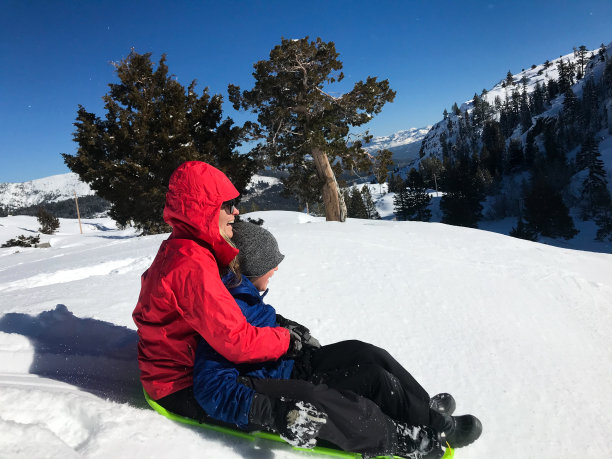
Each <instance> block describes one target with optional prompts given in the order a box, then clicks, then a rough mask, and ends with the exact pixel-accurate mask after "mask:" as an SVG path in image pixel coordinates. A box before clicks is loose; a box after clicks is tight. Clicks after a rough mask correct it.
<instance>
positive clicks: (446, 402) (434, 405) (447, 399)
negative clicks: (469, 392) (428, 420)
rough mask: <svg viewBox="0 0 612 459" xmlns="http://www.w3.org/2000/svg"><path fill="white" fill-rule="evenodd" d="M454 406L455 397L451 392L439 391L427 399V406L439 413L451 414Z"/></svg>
mask: <svg viewBox="0 0 612 459" xmlns="http://www.w3.org/2000/svg"><path fill="white" fill-rule="evenodd" d="M456 406H457V404H456V403H455V399H454V398H453V396H452V395H451V394H446V393H441V394H437V395H434V396H433V397H431V399H429V408H431V409H432V410H434V411H437V412H438V413H440V414H448V415H449V416H451V415H452V414H453V413H454V412H455V407H456Z"/></svg>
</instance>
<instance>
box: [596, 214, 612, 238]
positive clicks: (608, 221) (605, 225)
mask: <svg viewBox="0 0 612 459" xmlns="http://www.w3.org/2000/svg"><path fill="white" fill-rule="evenodd" d="M595 223H597V226H598V227H599V229H598V230H597V236H596V237H595V239H597V240H598V241H605V240H608V241H610V242H612V206H608V207H607V208H606V209H604V210H603V211H602V212H601V213H600V214H599V215H597V216H596V217H595Z"/></svg>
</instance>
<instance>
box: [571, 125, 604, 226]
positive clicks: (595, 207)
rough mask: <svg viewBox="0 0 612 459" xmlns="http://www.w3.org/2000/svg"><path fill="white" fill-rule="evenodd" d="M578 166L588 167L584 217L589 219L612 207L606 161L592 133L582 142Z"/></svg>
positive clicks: (584, 183) (577, 159)
mask: <svg viewBox="0 0 612 459" xmlns="http://www.w3.org/2000/svg"><path fill="white" fill-rule="evenodd" d="M576 164H577V166H578V167H581V168H587V169H588V175H587V177H586V178H585V179H584V181H583V182H582V190H581V191H582V199H583V202H582V217H583V219H585V220H587V219H589V218H593V217H595V216H596V215H598V214H600V213H603V211H604V209H607V208H608V207H610V204H611V199H610V192H609V191H608V181H607V179H606V171H605V169H604V163H603V161H602V160H601V154H600V153H599V145H598V144H597V141H596V140H595V138H594V137H593V135H592V134H590V135H588V137H587V140H586V141H585V142H584V143H583V144H582V148H581V150H580V153H579V155H577V158H576Z"/></svg>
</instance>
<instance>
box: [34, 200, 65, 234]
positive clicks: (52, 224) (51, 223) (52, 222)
mask: <svg viewBox="0 0 612 459" xmlns="http://www.w3.org/2000/svg"><path fill="white" fill-rule="evenodd" d="M37 219H38V223H39V224H40V228H39V229H38V231H40V232H41V233H43V234H53V233H55V232H56V231H57V229H58V228H59V226H60V222H59V218H56V217H54V216H53V215H51V213H49V212H48V211H47V210H45V209H44V208H43V207H39V208H38V216H37Z"/></svg>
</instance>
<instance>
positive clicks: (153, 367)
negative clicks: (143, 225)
mask: <svg viewBox="0 0 612 459" xmlns="http://www.w3.org/2000/svg"><path fill="white" fill-rule="evenodd" d="M238 195H239V193H238V191H237V190H236V188H235V187H234V186H233V185H232V183H231V182H230V181H229V179H228V178H227V177H226V176H225V174H223V173H222V172H221V171H219V170H218V169H216V168H214V167H212V166H210V165H209V164H206V163H203V162H200V161H190V162H186V163H184V164H182V165H181V166H179V168H178V169H177V170H176V171H175V172H174V173H173V174H172V177H171V178H170V183H169V189H168V193H167V194H166V205H165V208H164V220H165V221H166V222H167V223H168V224H169V225H170V226H171V227H172V234H170V237H169V238H168V239H167V240H165V241H164V242H162V244H161V246H160V248H159V251H158V252H157V256H156V257H155V259H154V260H153V263H152V264H151V267H150V268H149V269H148V270H147V271H145V273H144V274H143V275H142V279H141V291H140V296H139V298H138V303H137V305H136V308H135V309H134V313H133V315H132V317H133V319H134V322H135V323H136V326H137V327H138V336H139V338H140V339H139V342H138V364H139V367H140V372H141V381H142V385H143V387H144V389H145V390H146V391H147V393H148V394H149V396H150V397H151V398H153V399H154V400H156V401H157V402H158V403H160V404H161V405H162V406H164V407H166V408H167V409H170V410H171V411H174V412H176V413H178V414H183V415H185V416H190V417H197V415H198V414H199V413H201V408H200V407H199V406H198V404H197V402H196V401H195V398H194V397H193V390H192V386H193V364H194V357H195V350H196V346H197V342H198V339H199V337H200V336H201V337H202V338H203V339H205V340H206V342H208V343H209V344H210V345H211V346H212V347H213V348H214V349H215V350H216V351H217V352H218V353H219V354H221V355H222V356H224V357H225V358H227V359H228V360H230V361H232V362H234V363H249V362H263V361H268V360H276V359H278V358H279V357H281V356H282V355H285V354H287V351H288V350H289V349H290V344H291V339H290V333H289V331H288V330H287V329H285V328H280V327H264V328H257V327H253V326H251V325H250V324H249V323H248V322H247V320H246V319H245V317H244V315H243V314H242V312H241V311H240V308H239V307H238V305H237V304H236V302H235V301H234V299H233V298H232V296H231V295H230V293H229V292H228V290H227V288H226V287H225V286H224V285H223V282H222V281H221V277H220V272H226V271H227V270H228V269H231V264H232V261H233V260H234V259H235V257H236V255H237V253H238V250H237V249H236V248H235V247H234V246H233V244H232V243H231V241H230V238H231V237H232V235H233V231H232V224H233V221H234V218H235V216H236V215H238V210H237V209H236V208H235V207H234V205H233V200H234V199H235V198H236V197H238Z"/></svg>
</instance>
